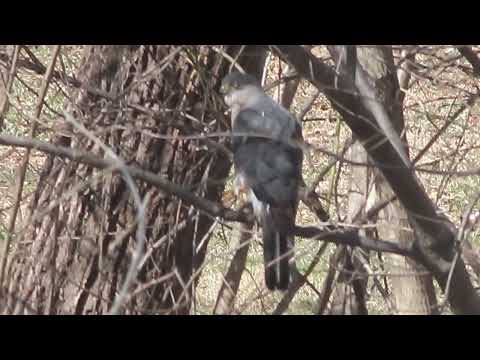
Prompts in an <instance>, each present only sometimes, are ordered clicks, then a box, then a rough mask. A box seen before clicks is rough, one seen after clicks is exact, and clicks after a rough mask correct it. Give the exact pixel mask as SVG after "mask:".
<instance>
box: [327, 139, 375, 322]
mask: <svg viewBox="0 0 480 360" xmlns="http://www.w3.org/2000/svg"><path fill="white" fill-rule="evenodd" d="M348 158H349V160H351V161H354V162H359V163H366V162H367V153H366V151H365V149H363V147H362V145H361V144H360V143H358V142H355V143H354V144H353V145H352V146H351V148H350V150H349V152H348ZM369 173H371V171H369V169H368V168H367V167H364V166H352V173H351V175H350V189H349V192H348V214H347V222H352V221H353V219H354V218H355V217H356V216H358V214H360V215H363V214H364V213H365V209H366V204H367V198H368V196H369V186H368V185H369ZM355 252H356V249H350V248H348V247H346V246H343V245H341V246H338V247H337V250H336V252H335V254H333V255H332V259H334V258H337V259H338V262H337V264H336V265H335V266H337V268H338V269H339V270H338V271H339V273H338V278H337V284H336V286H335V290H334V292H333V294H332V300H331V305H330V309H329V314H331V315H367V314H368V311H367V307H366V286H367V281H368V277H367V274H366V272H365V269H364V268H363V266H362V264H361V262H360V261H359V259H358V256H359V254H356V253H355Z"/></svg>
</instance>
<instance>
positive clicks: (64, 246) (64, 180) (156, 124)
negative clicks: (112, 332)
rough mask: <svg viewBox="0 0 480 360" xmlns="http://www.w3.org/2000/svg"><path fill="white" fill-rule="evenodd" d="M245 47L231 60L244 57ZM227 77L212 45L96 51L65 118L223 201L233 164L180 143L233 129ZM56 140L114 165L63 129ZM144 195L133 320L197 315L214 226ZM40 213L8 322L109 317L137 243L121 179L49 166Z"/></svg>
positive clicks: (19, 260)
mask: <svg viewBox="0 0 480 360" xmlns="http://www.w3.org/2000/svg"><path fill="white" fill-rule="evenodd" d="M239 49H240V47H238V46H228V47H226V48H225V51H226V53H227V54H228V55H230V56H231V57H233V58H235V57H236V56H237V55H238V51H239ZM256 54H257V49H256V47H254V46H252V47H247V48H246V49H245V51H244V53H243V54H240V56H239V58H238V60H239V62H240V63H241V64H242V65H248V64H247V63H250V64H251V66H254V64H255V63H256V62H257V61H258V59H257V58H256V56H255V55H256ZM242 62H243V63H242ZM228 68H229V63H228V61H227V60H226V58H225V57H223V56H222V55H220V54H218V53H217V52H214V51H212V49H211V48H210V47H206V46H186V47H184V48H183V49H182V50H178V47H176V46H165V45H162V46H89V47H87V48H86V49H85V55H84V58H83V60H82V64H81V65H80V68H79V71H78V74H77V79H78V80H80V82H81V83H82V86H81V87H80V89H78V90H77V91H74V92H73V93H72V98H73V99H74V103H73V104H70V105H68V106H67V108H66V109H67V111H68V112H69V113H72V114H73V116H74V117H75V118H76V119H77V121H79V122H80V123H81V124H82V125H83V126H85V127H86V128H87V129H89V130H90V131H92V132H93V133H95V135H96V136H97V137H98V138H99V139H100V140H101V141H103V142H104V143H105V144H106V145H107V146H109V147H110V148H111V149H112V150H113V151H114V152H115V153H116V154H117V155H119V156H120V157H121V158H122V159H124V160H125V161H126V163H128V164H135V165H138V166H140V167H143V168H145V169H147V170H150V171H152V172H155V173H157V174H160V175H163V176H165V178H167V179H169V180H170V181H172V182H174V183H177V184H181V185H183V186H185V187H186V188H188V189H190V190H191V191H192V192H193V193H195V194H197V195H200V196H204V197H206V198H208V199H210V200H213V201H219V200H220V198H221V194H222V191H223V188H224V185H225V180H226V177H227V175H228V172H229V170H230V160H229V159H228V157H227V156H225V155H224V154H222V153H220V152H217V151H214V150H212V148H210V147H209V146H206V142H204V141H201V140H182V139H178V138H175V136H177V135H191V134H193V133H199V132H202V131H204V132H210V131H212V132H216V131H225V130H226V129H228V122H227V121H225V118H224V116H223V110H224V109H223V107H222V105H221V102H220V101H219V99H218V97H217V95H216V91H215V90H216V89H217V87H218V85H219V81H220V80H221V78H222V77H223V75H225V73H226V72H227V71H228ZM185 114H187V115H188V116H186V115H185ZM151 133H153V134H161V135H168V136H171V137H172V139H160V138H157V137H155V136H152V135H151ZM219 141H220V142H221V143H225V140H224V139H220V140H219ZM52 142H53V143H55V144H58V145H62V146H67V147H76V148H82V149H86V150H89V151H91V152H92V153H96V154H99V155H104V154H103V151H102V150H101V149H100V148H99V147H98V146H97V145H96V144H95V143H94V142H92V141H90V140H88V139H87V138H86V137H85V136H83V135H82V134H80V133H78V132H77V131H75V130H74V129H73V128H72V127H70V126H64V125H63V123H62V122H61V120H59V126H58V132H57V135H56V136H55V137H54V138H53V139H52ZM207 179H208V180H209V181H207ZM136 185H137V187H138V190H139V192H140V194H141V196H142V197H146V198H148V199H149V202H148V204H147V213H146V225H147V230H146V238H147V245H146V249H145V250H146V252H145V253H146V255H147V256H146V257H145V258H144V261H142V267H141V268H140V269H139V273H138V277H137V279H136V281H135V282H134V284H133V286H132V288H131V291H130V296H129V297H128V298H127V302H126V305H125V307H124V308H123V309H122V312H123V313H126V314H134V313H142V314H146V313H180V314H185V313H188V312H189V310H190V305H191V300H192V287H193V286H194V285H195V282H196V280H197V279H198V276H199V274H200V270H201V264H202V261H203V258H204V255H205V250H206V246H207V244H208V239H206V241H203V244H202V246H201V247H200V248H199V249H197V247H198V245H199V244H200V242H201V240H202V239H203V237H204V236H205V235H206V234H207V232H208V230H209V229H210V227H211V225H212V222H213V219H212V218H211V217H209V216H206V215H205V214H202V213H200V212H198V211H197V210H195V209H194V208H191V207H190V206H188V205H185V204H183V203H182V201H179V200H178V199H176V198H174V197H172V196H171V195H170V194H168V193H165V192H163V191H161V190H159V189H158V188H155V187H152V186H150V185H148V184H145V183H142V182H139V181H137V182H136ZM30 209H31V214H30V218H29V219H28V221H27V222H26V225H25V228H24V229H23V231H22V232H21V233H20V234H18V239H17V242H16V244H15V245H16V246H15V248H14V249H13V251H12V252H13V254H12V256H11V257H10V259H9V263H8V268H7V270H8V273H7V275H8V278H7V280H8V281H7V284H6V286H5V287H3V288H2V300H3V301H2V304H1V305H2V312H3V313H41V314H59V313H67V314H102V313H106V312H108V311H109V309H110V307H111V305H112V302H113V301H114V299H115V296H116V294H117V293H118V291H119V288H120V287H121V286H122V284H123V282H124V279H125V274H126V272H127V269H128V266H129V264H130V262H131V259H132V255H133V252H134V249H135V245H136V237H135V231H136V207H135V204H134V203H133V200H132V197H131V196H130V193H129V190H128V188H127V186H126V184H125V182H124V181H123V180H122V178H121V176H120V175H118V174H116V173H115V174H112V173H111V172H108V171H103V172H101V171H98V170H96V169H93V168H91V167H89V166H86V165H82V164H78V163H75V162H72V161H68V160H64V159H61V158H58V157H55V156H48V158H47V160H46V162H45V164H44V165H43V169H42V172H41V176H40V179H39V182H38V185H37V189H36V192H35V196H34V198H33V200H32V202H31V204H30Z"/></svg>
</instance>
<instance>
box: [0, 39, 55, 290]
mask: <svg viewBox="0 0 480 360" xmlns="http://www.w3.org/2000/svg"><path fill="white" fill-rule="evenodd" d="M59 52H60V45H56V46H55V48H54V50H53V55H52V59H51V61H50V64H49V65H48V69H47V72H46V73H45V76H44V77H43V81H42V85H41V88H40V96H39V97H38V100H37V105H36V107H35V115H34V117H35V118H39V117H40V114H41V112H42V108H43V99H44V98H45V96H46V94H47V90H48V86H49V84H50V79H51V77H52V73H53V69H54V68H55V62H56V60H57V56H58V54H59ZM37 126H38V123H37V122H36V121H34V122H33V123H32V126H31V128H30V134H29V135H30V137H31V138H34V137H35V134H36V132H37ZM30 151H31V149H29V148H27V150H26V151H25V154H24V156H23V159H22V162H21V163H20V167H19V176H18V183H17V191H16V194H15V205H14V207H13V208H12V212H11V214H10V220H9V223H8V230H7V231H8V233H7V240H6V241H5V246H4V248H3V253H2V254H1V256H2V259H1V262H0V288H2V285H3V278H4V275H5V264H6V262H7V257H8V249H9V248H10V244H11V242H12V238H13V232H14V229H15V221H16V219H17V213H18V209H19V208H20V199H21V197H22V191H23V185H24V181H25V174H26V172H27V165H28V161H29V159H30Z"/></svg>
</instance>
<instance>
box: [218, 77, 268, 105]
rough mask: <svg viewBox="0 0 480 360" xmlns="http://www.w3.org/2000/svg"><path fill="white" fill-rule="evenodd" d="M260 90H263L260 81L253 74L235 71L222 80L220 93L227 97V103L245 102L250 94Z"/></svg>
mask: <svg viewBox="0 0 480 360" xmlns="http://www.w3.org/2000/svg"><path fill="white" fill-rule="evenodd" d="M258 90H261V91H262V86H261V85H260V82H259V81H258V80H257V79H256V78H254V77H253V76H251V75H248V74H242V73H241V72H239V71H234V72H232V73H230V74H228V75H227V76H225V77H224V78H223V80H222V85H221V87H220V93H221V94H222V95H223V96H224V97H225V102H226V103H227V105H229V106H231V105H233V104H234V103H240V102H244V101H245V100H246V99H247V98H248V97H249V96H252V95H255V94H257V92H258Z"/></svg>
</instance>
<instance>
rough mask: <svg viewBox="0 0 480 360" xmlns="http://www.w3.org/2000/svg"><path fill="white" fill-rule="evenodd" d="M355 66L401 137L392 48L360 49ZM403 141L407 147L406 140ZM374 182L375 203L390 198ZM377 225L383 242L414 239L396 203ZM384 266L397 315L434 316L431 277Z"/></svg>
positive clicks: (397, 261) (405, 265) (393, 261)
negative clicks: (373, 89)
mask: <svg viewBox="0 0 480 360" xmlns="http://www.w3.org/2000/svg"><path fill="white" fill-rule="evenodd" d="M358 62H359V64H360V66H362V67H363V69H364V70H365V72H366V73H367V74H368V78H369V80H370V81H371V82H372V84H374V85H375V88H376V91H377V95H378V99H379V100H381V101H383V102H384V105H385V108H386V109H387V110H388V111H389V113H390V114H389V115H390V118H391V119H392V120H393V121H394V124H393V126H394V128H395V129H396V131H397V132H398V134H402V132H403V130H404V119H403V103H402V102H400V101H399V96H398V95H399V94H400V93H399V85H398V79H397V75H396V68H395V64H394V62H393V54H392V49H391V47H388V46H375V47H372V46H370V47H359V48H358ZM403 141H404V143H405V144H407V141H406V137H405V136H403ZM375 178H376V184H375V189H376V192H377V201H385V200H388V199H389V198H391V197H392V196H393V195H394V193H393V191H392V190H391V188H390V185H389V184H388V182H387V181H386V180H385V178H384V177H383V176H382V174H381V173H380V171H376V177H375ZM377 223H378V229H377V230H378V234H379V237H380V238H382V239H384V240H390V241H393V242H401V243H411V242H412V241H414V239H415V237H414V235H413V231H412V229H411V227H410V226H409V222H408V217H407V214H406V212H405V209H404V208H403V207H402V206H401V205H400V204H399V203H398V201H395V202H392V203H390V204H389V205H387V206H386V208H385V209H384V210H383V211H381V212H380V214H379V218H378V220H377ZM385 262H386V265H387V266H386V268H387V269H388V270H389V272H390V273H391V274H392V275H391V276H390V277H389V282H390V283H391V293H392V297H393V300H394V304H395V308H396V313H398V314H432V313H434V312H435V310H434V305H435V304H436V297H435V291H434V287H433V280H432V276H431V275H430V274H429V273H428V272H427V271H426V270H425V269H424V268H423V267H422V266H420V265H419V264H416V263H415V262H414V261H412V260H410V259H406V258H405V257H403V256H398V255H393V254H386V255H385ZM415 274H418V275H415Z"/></svg>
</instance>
